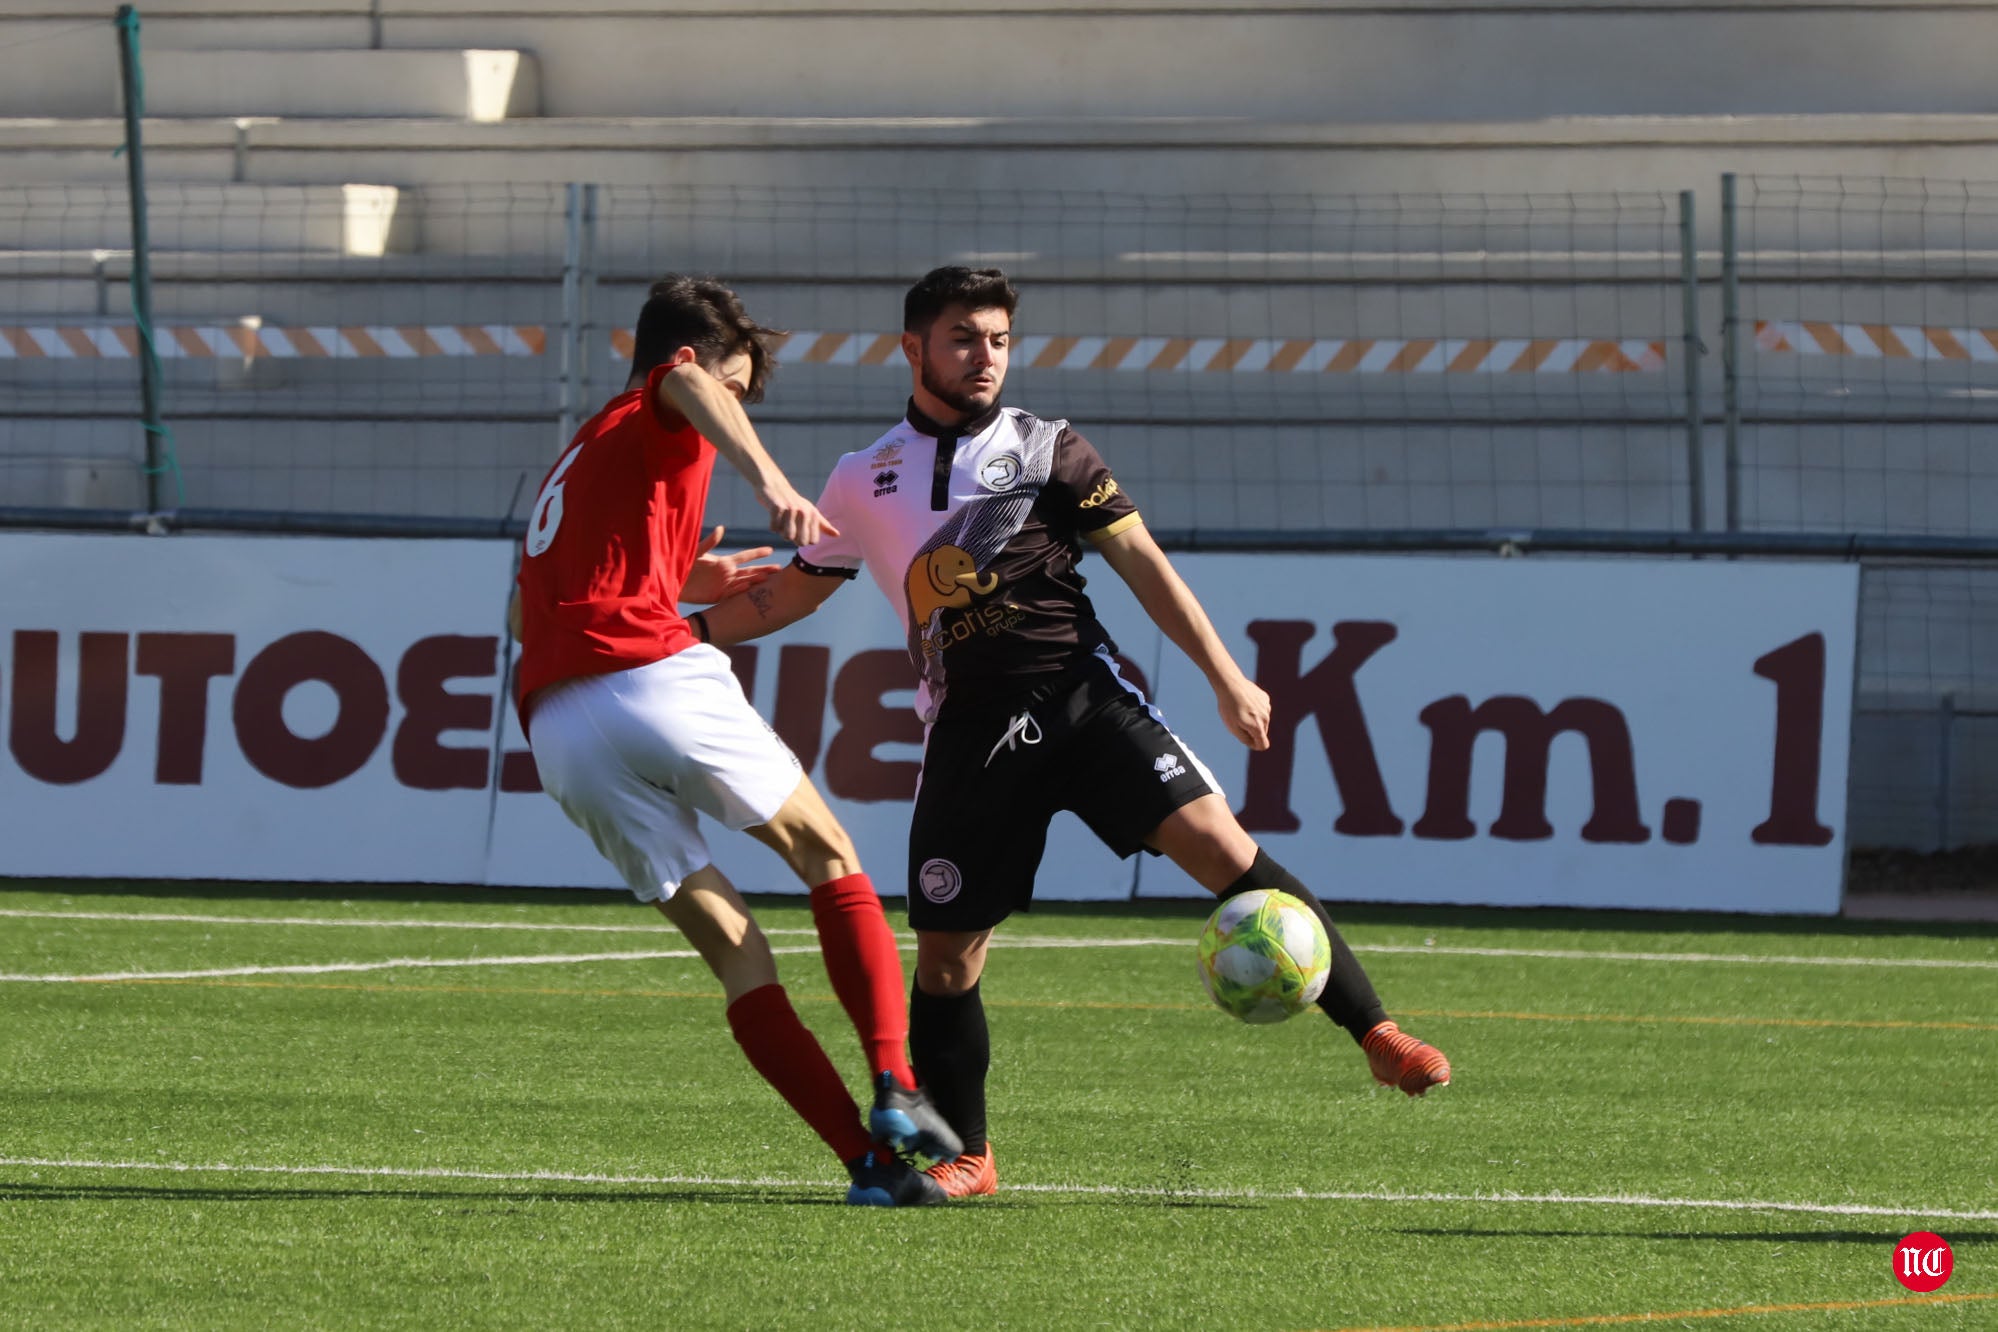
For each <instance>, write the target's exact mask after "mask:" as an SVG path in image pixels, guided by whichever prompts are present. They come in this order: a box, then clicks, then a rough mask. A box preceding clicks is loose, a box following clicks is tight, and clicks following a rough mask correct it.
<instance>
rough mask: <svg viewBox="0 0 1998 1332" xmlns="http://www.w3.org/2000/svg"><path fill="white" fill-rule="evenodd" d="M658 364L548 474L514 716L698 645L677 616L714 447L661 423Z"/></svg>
mask: <svg viewBox="0 0 1998 1332" xmlns="http://www.w3.org/2000/svg"><path fill="white" fill-rule="evenodd" d="M665 373H666V367H665V366H660V367H659V368H657V369H655V370H654V371H653V372H652V374H651V375H650V376H649V377H648V378H647V380H646V384H645V388H644V389H643V390H642V391H641V390H637V389H634V390H632V391H631V392H628V393H623V394H620V395H618V396H617V397H615V398H613V399H611V401H610V402H609V404H607V405H606V406H605V407H604V409H603V410H602V411H601V412H598V413H597V414H596V416H594V417H592V418H591V419H590V421H589V422H588V424H586V425H584V427H583V428H582V429H581V430H579V431H577V432H576V439H575V442H574V443H572V444H571V445H570V446H569V449H568V451H567V452H566V453H564V454H563V455H562V456H561V458H559V459H558V460H557V461H556V463H555V465H554V467H552V468H550V469H549V472H548V475H547V477H546V478H545V479H544V480H543V481H542V483H541V490H540V491H539V493H538V494H537V495H536V497H535V501H534V511H533V514H532V515H531V516H530V517H529V519H528V522H527V540H526V545H525V548H524V552H523V556H522V559H521V562H520V614H521V633H520V638H521V654H520V672H519V680H518V682H517V683H518V693H517V695H516V697H517V700H518V701H519V702H520V703H521V704H522V710H523V718H524V716H525V704H526V702H527V699H528V697H529V696H530V695H531V694H533V693H534V691H535V690H537V689H540V688H543V687H544V686H547V685H551V684H555V683H557V682H558V681H561V680H567V679H570V678H572V677H575V676H579V675H602V674H604V673H606V672H609V671H621V670H626V669H629V668H630V667H633V666H643V665H645V664H646V663H647V662H653V661H658V660H660V659H662V658H664V657H670V656H672V655H673V654H674V653H676V652H679V651H681V650H682V649H685V648H688V647H691V646H693V644H694V643H696V642H698V641H699V640H698V639H697V638H696V637H695V636H694V631H693V630H692V629H690V628H688V627H687V621H686V620H685V619H684V618H683V617H682V616H681V615H680V611H679V601H680V588H681V586H682V585H683V584H684V583H685V582H686V581H687V574H688V572H689V571H690V570H691V569H692V568H693V565H694V552H695V550H696V549H698V547H699V543H700V538H701V517H702V511H703V510H704V509H705V508H706V506H707V500H708V479H709V477H711V476H712V475H713V474H714V468H715V448H714V445H712V444H710V443H708V441H707V440H706V439H704V438H702V436H701V433H700V432H699V431H698V430H695V429H694V428H693V427H692V426H690V425H685V424H683V425H681V426H680V427H679V428H678V429H672V428H669V427H668V426H667V425H666V424H665V423H664V422H663V421H661V420H660V419H659V413H658V408H657V405H656V404H657V403H658V400H659V395H658V390H659V380H660V377H661V376H662V375H664V374H665Z"/></svg>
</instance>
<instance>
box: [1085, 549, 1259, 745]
mask: <svg viewBox="0 0 1998 1332" xmlns="http://www.w3.org/2000/svg"><path fill="white" fill-rule="evenodd" d="M1096 548H1097V550H1099V551H1101V552H1102V554H1103V558H1104V559H1105V560H1106V561H1107V562H1108V563H1109V565H1110V567H1111V568H1112V569H1115V570H1116V571H1117V576H1118V577H1120V578H1122V579H1123V580H1124V581H1125V582H1126V583H1128V584H1129V585H1130V588H1131V591H1132V593H1133V594H1134V595H1135V596H1136V597H1137V598H1138V604H1139V605H1140V606H1143V607H1144V608H1145V614H1147V615H1149V616H1151V617H1152V623H1154V624H1156V625H1157V626H1158V627H1159V630H1160V632H1162V633H1163V634H1165V636H1166V637H1167V638H1170V639H1171V640H1172V641H1173V643H1174V645H1175V646H1177V647H1178V648H1179V650H1180V651H1181V652H1184V653H1185V654H1186V655H1187V657H1188V659H1189V660H1191V661H1192V662H1193V664H1194V665H1195V666H1198V667H1199V668H1200V673H1201V674H1202V675H1205V676H1206V677H1207V683H1208V684H1210V685H1212V686H1213V688H1214V702H1215V704H1216V706H1217V707H1219V708H1220V711H1221V720H1222V721H1223V722H1225V723H1226V724H1227V726H1228V729H1229V731H1231V732H1232V733H1233V734H1234V736H1235V738H1236V739H1237V740H1240V741H1241V742H1242V743H1243V744H1245V745H1247V746H1248V747H1249V748H1251V749H1268V748H1269V747H1270V696H1269V695H1268V694H1266V693H1264V692H1263V690H1262V689H1261V688H1260V687H1259V686H1258V685H1257V684H1256V682H1255V681H1253V680H1251V679H1250V678H1249V677H1248V676H1247V675H1244V674H1243V673H1242V668H1241V667H1240V666H1238V665H1236V664H1235V658H1234V656H1233V655H1232V654H1230V653H1229V651H1228V648H1227V645H1226V644H1224V643H1223V642H1222V641H1221V635H1219V634H1217V633H1215V632H1214V622H1213V621H1211V620H1209V619H1208V618H1207V612H1206V611H1205V610H1203V609H1202V608H1201V605H1200V601H1199V599H1198V598H1196V597H1195V596H1194V595H1193V589H1192V588H1190V587H1188V586H1187V585H1186V582H1185V580H1184V579H1182V578H1181V577H1180V576H1179V572H1178V571H1177V570H1175V569H1174V568H1173V567H1172V561H1170V560H1168V559H1167V558H1166V554H1165V552H1164V551H1162V550H1160V549H1159V543H1158V542H1156V541H1154V540H1152V534H1151V533H1150V532H1148V531H1146V530H1145V525H1144V524H1143V523H1137V524H1134V525H1133V526H1130V527H1127V528H1125V529H1124V530H1123V531H1121V532H1119V533H1117V534H1116V535H1115V536H1112V537H1107V538H1105V539H1104V540H1103V541H1101V542H1099V543H1098V544H1097V547H1096Z"/></svg>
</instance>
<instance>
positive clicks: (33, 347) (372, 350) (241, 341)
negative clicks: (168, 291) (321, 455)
mask: <svg viewBox="0 0 1998 1332" xmlns="http://www.w3.org/2000/svg"><path fill="white" fill-rule="evenodd" d="M153 345H154V350H155V351H156V352H157V353H158V354H159V357H160V359H161V360H163V361H165V360H216V359H223V358H228V359H232V360H233V359H236V358H241V359H244V360H257V359H259V358H262V357H272V358H277V359H286V358H292V357H297V358H302V359H326V360H368V359H374V358H381V359H384V360H405V359H410V358H414V357H422V356H539V355H541V354H542V353H543V352H544V351H546V350H547V346H548V339H547V335H546V333H545V331H544V330H543V329H541V328H539V327H537V326H536V325H533V324H421V325H412V324H398V325H369V326H365V327H361V326H347V327H331V326H325V327H321V326H314V327H304V328H274V327H268V326H263V325H257V324H213V325H183V324H174V325H161V326H160V327H158V328H156V329H155V330H154V336H153ZM138 354H139V330H138V329H137V328H136V327H135V326H133V325H131V324H82V325H77V324H31V325H25V326H19V325H16V326H9V325H0V361H5V360H43V359H46V360H52V361H56V360H112V361H117V360H126V359H128V358H131V357H134V356H137V355H138Z"/></svg>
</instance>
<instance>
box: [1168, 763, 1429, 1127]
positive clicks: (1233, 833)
mask: <svg viewBox="0 0 1998 1332" xmlns="http://www.w3.org/2000/svg"><path fill="white" fill-rule="evenodd" d="M1146 844H1147V845H1149V846H1151V847H1153V848H1154V849H1156V850H1158V851H1160V852H1162V853H1164V854H1165V855H1166V856H1168V857H1170V858H1171V859H1172V861H1173V863H1175V864H1177V865H1178V866H1180V868H1182V869H1184V870H1185V871H1186V872H1187V873H1188V874H1189V875H1191V876H1192V877H1193V879H1194V881H1195V882H1197V883H1198V884H1199V885H1200V886H1201V887H1203V888H1205V889H1206V890H1207V891H1208V892H1211V893H1213V894H1215V895H1216V896H1218V897H1221V898H1229V897H1233V896H1235V895H1236V894H1238V893H1245V892H1249V891H1251V890H1253V889H1257V888H1274V889H1276V890H1278V891H1280V892H1285V893H1289V894H1290V895H1291V896H1292V897H1295V898H1297V899H1298V900H1299V901H1301V902H1303V903H1304V904H1305V905H1306V906H1308V907H1310V908H1311V910H1312V912H1313V914H1315V915H1316V916H1317V917H1318V920H1319V923H1320V924H1321V925H1323V926H1324V927H1325V937H1326V939H1327V940H1328V941H1330V943H1331V945H1332V974H1331V976H1330V977H1329V978H1328V979H1327V981H1326V983H1325V990H1324V992H1323V993H1322V994H1320V995H1319V997H1318V1006H1319V1007H1320V1008H1322V1009H1323V1010H1325V1015H1326V1016H1327V1017H1329V1018H1331V1019H1332V1020H1333V1021H1334V1022H1336V1023H1338V1024H1339V1025H1340V1026H1341V1027H1344V1028H1345V1029H1346V1031H1347V1033H1348V1034H1349V1035H1351V1036H1352V1038H1353V1039H1354V1040H1355V1041H1358V1042H1359V1043H1360V1048H1361V1049H1362V1050H1363V1051H1365V1052H1366V1055H1367V1066H1368V1069H1369V1070H1370V1071H1371V1072H1372V1073H1373V1075H1374V1078H1375V1080H1376V1081H1378V1082H1381V1083H1383V1084H1385V1085H1387V1086H1390V1087H1399V1088H1400V1089H1401V1090H1402V1091H1404V1092H1406V1093H1407V1094H1408V1095H1410V1096H1420V1095H1422V1094H1423V1093H1424V1092H1426V1091H1428V1090H1429V1088H1431V1087H1438V1086H1444V1085H1447V1084H1448V1083H1449V1081H1450V1061H1449V1060H1448V1059H1446V1058H1445V1057H1444V1055H1443V1052H1442V1051H1441V1050H1438V1049H1437V1048H1436V1047H1435V1046H1433V1045H1429V1044H1426V1043H1425V1042H1423V1041H1420V1040H1417V1039H1416V1038H1415V1037H1413V1036H1410V1035H1409V1034H1408V1033H1406V1032H1404V1031H1402V1030H1401V1028H1400V1027H1398V1026H1396V1025H1395V1024H1394V1023H1393V1022H1391V1021H1389V1020H1388V1015H1387V1010H1386V1009H1385V1008H1384V1007H1383V1006H1382V1004H1381V1001H1380V996H1379V995H1377V994H1375V993H1374V986H1373V982H1372V981H1371V980H1369V979H1368V978H1367V973H1366V970H1365V968H1363V967H1362V966H1361V965H1360V962H1359V959H1358V958H1356V957H1354V956H1353V950H1352V948H1351V947H1350V946H1349V945H1348V944H1347V943H1346V940H1345V937H1344V936H1343V935H1341V934H1340V933H1339V927H1338V926H1337V925H1335V924H1334V923H1333V921H1332V914H1331V913H1330V912H1329V911H1327V910H1326V909H1325V904H1324V903H1323V902H1321V901H1319V900H1318V896H1317V894H1315V893H1313V892H1312V891H1311V890H1310V889H1309V888H1306V887H1305V886H1304V885H1303V884H1302V883H1300V882H1298V880H1297V877H1296V876H1295V875H1293V874H1291V872H1290V871H1289V870H1286V869H1285V868H1284V867H1283V866H1281V865H1279V864H1277V863H1276V861H1274V860H1272V859H1271V858H1270V857H1269V855H1268V853H1267V852H1265V851H1263V850H1262V849H1261V848H1260V847H1258V846H1257V845H1256V842H1255V839H1254V838H1252V837H1250V836H1249V834H1248V832H1247V831H1246V830H1244V829H1243V827H1242V825H1241V824H1240V823H1239V822H1238V821H1237V820H1236V818H1235V815H1234V813H1233V812H1232V811H1231V810H1230V809H1229V808H1228V803H1227V801H1225V800H1223V799H1222V798H1221V797H1220V796H1218V795H1208V796H1202V797H1201V798H1199V799H1198V800H1194V801H1191V802H1189V803H1188V804H1186V805H1183V806H1181V807H1180V808H1179V809H1177V810H1175V811H1173V813H1172V814H1171V815H1169V816H1168V817H1167V818H1166V820H1165V821H1164V822H1163V823H1161V824H1160V825H1159V826H1158V827H1157V828H1156V829H1154V830H1153V832H1152V835H1151V836H1150V837H1148V838H1147V839H1146Z"/></svg>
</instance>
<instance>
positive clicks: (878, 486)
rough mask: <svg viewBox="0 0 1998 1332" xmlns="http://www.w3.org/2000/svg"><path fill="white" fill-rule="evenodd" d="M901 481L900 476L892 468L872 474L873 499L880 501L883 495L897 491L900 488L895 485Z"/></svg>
mask: <svg viewBox="0 0 1998 1332" xmlns="http://www.w3.org/2000/svg"><path fill="white" fill-rule="evenodd" d="M901 479H902V474H901V473H900V472H898V471H896V470H895V469H894V468H892V467H890V468H887V469H885V470H883V471H879V472H876V473H875V474H874V498H876V499H880V498H881V497H882V496H883V495H892V494H894V493H895V492H896V491H897V490H899V489H901V487H899V486H897V485H896V484H895V483H896V482H897V481H900V480H901Z"/></svg>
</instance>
